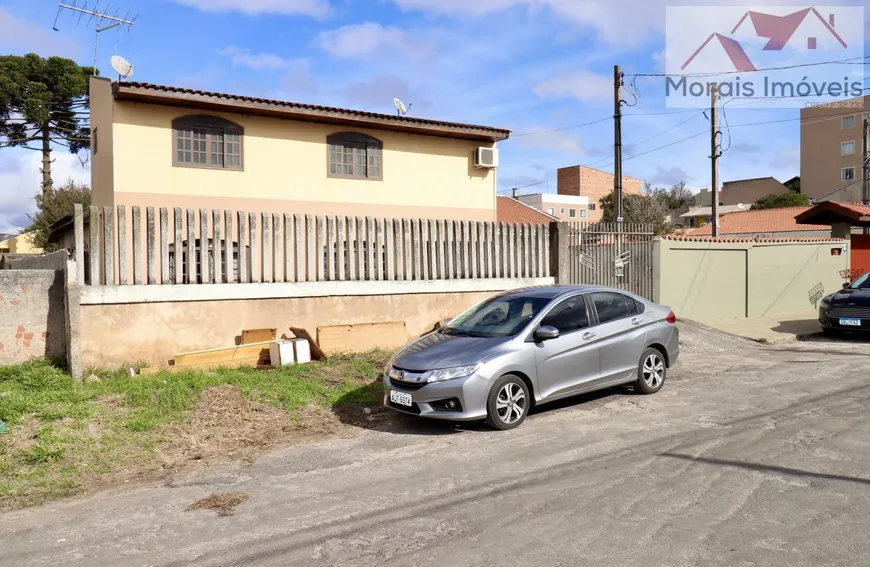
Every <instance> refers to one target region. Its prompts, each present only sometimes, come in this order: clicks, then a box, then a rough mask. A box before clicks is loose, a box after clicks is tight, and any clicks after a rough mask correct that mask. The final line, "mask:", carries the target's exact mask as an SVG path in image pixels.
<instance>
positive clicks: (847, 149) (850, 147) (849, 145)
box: [840, 142, 855, 156]
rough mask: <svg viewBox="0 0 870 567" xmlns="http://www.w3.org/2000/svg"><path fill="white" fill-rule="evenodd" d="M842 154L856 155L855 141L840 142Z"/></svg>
mask: <svg viewBox="0 0 870 567" xmlns="http://www.w3.org/2000/svg"><path fill="white" fill-rule="evenodd" d="M840 155H841V156H853V155H855V142H843V143H842V144H840Z"/></svg>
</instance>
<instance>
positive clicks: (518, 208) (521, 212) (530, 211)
mask: <svg viewBox="0 0 870 567" xmlns="http://www.w3.org/2000/svg"><path fill="white" fill-rule="evenodd" d="M496 207H497V211H498V218H497V220H498V222H506V223H529V224H543V225H549V224H550V223H551V222H554V221H557V220H559V219H557V218H556V217H554V216H552V215H548V214H545V213H542V212H541V211H539V210H538V209H536V208H534V207H531V206H529V205H526V204H525V203H523V202H522V201H518V200H517V199H513V198H511V197H503V196H501V195H499V197H498V198H497V203H496Z"/></svg>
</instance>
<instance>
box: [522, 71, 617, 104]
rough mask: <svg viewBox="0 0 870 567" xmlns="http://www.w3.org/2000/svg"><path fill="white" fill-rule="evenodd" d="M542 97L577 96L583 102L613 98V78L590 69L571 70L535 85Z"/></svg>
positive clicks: (606, 100)
mask: <svg viewBox="0 0 870 567" xmlns="http://www.w3.org/2000/svg"><path fill="white" fill-rule="evenodd" d="M535 94H537V95H538V96H539V97H542V98H568V97H572V98H576V99H578V100H582V101H583V102H608V101H612V100H613V78H612V77H605V76H604V75H599V74H597V73H591V72H589V71H570V72H567V73H564V74H562V75H556V76H555V77H551V78H549V79H547V80H545V81H544V82H542V83H540V84H538V85H537V86H536V87H535Z"/></svg>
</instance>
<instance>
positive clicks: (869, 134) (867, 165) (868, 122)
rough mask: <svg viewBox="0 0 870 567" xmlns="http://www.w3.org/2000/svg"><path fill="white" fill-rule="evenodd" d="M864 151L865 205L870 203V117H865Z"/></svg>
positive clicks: (866, 232) (862, 197)
mask: <svg viewBox="0 0 870 567" xmlns="http://www.w3.org/2000/svg"><path fill="white" fill-rule="evenodd" d="M862 140H863V141H864V143H863V152H862V153H861V161H862V164H863V172H862V173H863V176H864V177H863V186H862V189H863V191H862V192H861V201H862V202H863V203H864V204H865V205H870V119H868V118H866V115H865V118H864V137H863V138H862ZM864 234H870V228H868V227H866V226H865V227H864Z"/></svg>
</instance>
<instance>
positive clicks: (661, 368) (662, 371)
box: [634, 347, 668, 394]
mask: <svg viewBox="0 0 870 567" xmlns="http://www.w3.org/2000/svg"><path fill="white" fill-rule="evenodd" d="M667 375H668V365H667V361H666V359H665V355H664V354H663V353H662V351H660V350H658V349H656V348H652V347H650V348H648V349H646V350H645V351H643V354H642V355H641V357H640V360H639V361H638V363H637V381H636V382H635V383H634V391H635V392H637V393H638V394H655V393H656V392H658V391H659V390H661V389H662V386H664V385H665V380H666V379H667Z"/></svg>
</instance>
